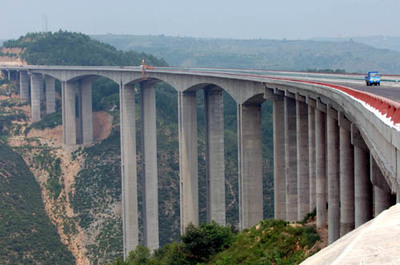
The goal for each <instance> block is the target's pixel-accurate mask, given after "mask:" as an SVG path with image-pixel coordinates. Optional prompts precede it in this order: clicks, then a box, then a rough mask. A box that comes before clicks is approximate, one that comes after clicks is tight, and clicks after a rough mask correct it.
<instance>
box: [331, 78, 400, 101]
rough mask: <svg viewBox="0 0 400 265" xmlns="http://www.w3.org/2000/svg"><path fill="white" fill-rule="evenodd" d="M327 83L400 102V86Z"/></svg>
mask: <svg viewBox="0 0 400 265" xmlns="http://www.w3.org/2000/svg"><path fill="white" fill-rule="evenodd" d="M327 83H334V84H339V85H343V86H347V87H351V88H354V89H357V90H361V91H365V92H369V93H372V94H375V95H378V96H381V97H385V98H388V99H391V100H394V101H397V102H400V85H399V86H392V85H390V86H389V85H385V83H384V82H383V83H382V84H381V85H380V86H366V85H365V83H364V82H363V83H362V84H361V83H360V84H354V83H344V82H327Z"/></svg>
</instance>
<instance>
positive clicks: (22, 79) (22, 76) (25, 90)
mask: <svg viewBox="0 0 400 265" xmlns="http://www.w3.org/2000/svg"><path fill="white" fill-rule="evenodd" d="M19 95H20V97H21V99H23V100H28V99H29V75H28V73H27V72H26V71H21V72H19Z"/></svg>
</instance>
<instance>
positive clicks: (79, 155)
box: [0, 96, 121, 265]
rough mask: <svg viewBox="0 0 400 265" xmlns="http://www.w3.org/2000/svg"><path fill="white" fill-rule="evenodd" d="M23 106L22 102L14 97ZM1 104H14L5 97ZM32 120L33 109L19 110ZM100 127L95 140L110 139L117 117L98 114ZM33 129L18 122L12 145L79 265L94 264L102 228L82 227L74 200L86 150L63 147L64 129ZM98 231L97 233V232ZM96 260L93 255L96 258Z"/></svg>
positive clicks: (117, 208)
mask: <svg viewBox="0 0 400 265" xmlns="http://www.w3.org/2000/svg"><path fill="white" fill-rule="evenodd" d="M13 99H14V100H16V101H17V102H20V100H19V99H17V98H15V97H13ZM0 100H10V97H4V96H3V97H2V98H0ZM14 108H18V109H20V110H22V111H23V112H24V113H25V114H26V116H27V117H29V116H30V108H29V106H27V105H25V106H20V107H17V106H15V107H14ZM93 116H94V123H95V124H96V128H97V129H96V130H95V132H96V133H95V135H94V136H95V139H96V140H102V139H106V138H107V137H108V136H109V135H110V133H111V129H112V121H113V117H112V116H111V115H110V114H108V113H107V112H99V113H94V115H93ZM29 125H30V123H29V122H26V121H15V122H13V127H15V128H17V127H18V130H11V131H12V133H11V135H10V137H9V138H8V144H9V145H10V146H11V147H13V148H14V149H15V150H16V151H18V153H20V154H21V155H22V157H23V159H24V160H25V162H26V164H27V165H28V167H29V168H30V170H31V172H32V173H33V174H34V176H35V178H36V180H37V182H38V183H39V184H40V187H41V193H42V194H41V195H42V199H43V202H44V205H45V210H46V213H47V215H48V216H49V218H50V220H51V222H52V223H53V224H54V225H55V226H56V227H57V230H58V233H59V235H60V237H61V241H62V243H64V244H65V245H66V246H67V247H68V249H69V250H70V251H71V252H72V254H73V255H74V257H75V258H76V264H78V265H87V264H94V263H97V262H94V263H93V262H92V261H91V260H90V259H89V257H88V253H91V251H88V247H89V246H92V248H93V245H94V244H97V243H99V242H98V240H96V235H98V233H100V231H99V230H100V228H99V227H93V226H91V227H84V228H83V227H81V221H82V220H81V215H80V214H81V213H79V212H78V213H77V212H75V211H74V207H73V205H72V202H71V199H72V198H73V196H74V194H75V182H76V178H77V176H78V173H79V172H80V170H81V169H82V167H83V166H84V163H85V153H84V152H83V151H82V147H79V146H72V147H70V146H65V145H63V144H62V126H61V125H60V126H57V127H55V128H52V129H44V130H38V129H31V130H30V131H29V133H28V134H27V135H25V134H24V132H25V129H26V128H27V127H28V126H29ZM113 208H114V213H115V215H114V216H116V217H117V218H118V217H119V218H120V216H121V210H120V205H119V204H118V203H117V204H115V205H114V206H113ZM108 217H109V216H106V215H103V216H101V215H98V216H97V218H98V219H97V222H98V223H102V222H106V221H108V219H107V218H108ZM96 228H97V230H96ZM92 256H93V255H92Z"/></svg>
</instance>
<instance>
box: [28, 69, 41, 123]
mask: <svg viewBox="0 0 400 265" xmlns="http://www.w3.org/2000/svg"><path fill="white" fill-rule="evenodd" d="M42 86H43V79H42V75H41V74H32V75H31V109H32V122H38V121H40V119H41V118H40V94H41V92H42Z"/></svg>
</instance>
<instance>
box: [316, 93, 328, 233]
mask: <svg viewBox="0 0 400 265" xmlns="http://www.w3.org/2000/svg"><path fill="white" fill-rule="evenodd" d="M318 104H319V103H318V101H317V106H318ZM325 151H326V114H325V113H324V112H323V111H322V110H320V109H319V108H317V109H315V153H316V161H315V164H316V186H317V187H316V188H317V198H316V208H317V227H318V228H320V227H324V226H325V225H326V224H327V222H326V160H325V159H326V156H325Z"/></svg>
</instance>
